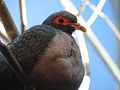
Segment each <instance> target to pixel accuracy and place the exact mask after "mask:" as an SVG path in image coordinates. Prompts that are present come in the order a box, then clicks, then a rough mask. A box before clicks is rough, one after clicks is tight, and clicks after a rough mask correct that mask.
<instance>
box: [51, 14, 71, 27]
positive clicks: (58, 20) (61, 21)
mask: <svg viewBox="0 0 120 90" xmlns="http://www.w3.org/2000/svg"><path fill="white" fill-rule="evenodd" d="M53 23H56V24H59V25H64V26H67V25H70V24H71V21H70V20H69V19H67V18H65V17H64V16H58V17H57V18H55V19H54V21H53Z"/></svg>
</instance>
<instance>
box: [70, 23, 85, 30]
mask: <svg viewBox="0 0 120 90" xmlns="http://www.w3.org/2000/svg"><path fill="white" fill-rule="evenodd" d="M70 26H72V27H74V28H75V29H76V30H81V31H83V32H86V28H85V27H84V26H81V25H80V24H79V23H72V24H71V25H70Z"/></svg>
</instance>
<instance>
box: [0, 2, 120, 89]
mask: <svg viewBox="0 0 120 90" xmlns="http://www.w3.org/2000/svg"><path fill="white" fill-rule="evenodd" d="M59 1H60V2H59V3H60V4H61V5H62V6H63V7H64V9H65V10H67V11H69V12H71V13H73V14H74V15H76V16H77V18H78V22H80V23H81V24H83V25H84V26H85V27H86V28H87V33H86V34H85V35H83V33H82V32H80V31H75V32H74V34H73V37H74V38H75V40H76V41H77V43H78V45H79V47H80V51H81V54H82V59H83V63H84V65H85V69H86V72H85V77H84V80H83V83H82V85H81V87H80V88H79V90H89V89H90V83H91V77H90V72H91V71H90V68H89V55H88V50H87V47H88V46H86V42H85V38H86V37H87V38H88V39H89V40H90V42H91V43H92V45H93V46H94V48H95V49H96V51H97V53H98V54H99V55H100V56H101V58H102V59H101V60H102V61H103V62H104V63H105V64H104V65H106V66H107V68H108V70H109V71H110V74H112V75H113V77H114V78H115V80H116V81H117V82H118V86H119V83H120V77H119V76H120V70H119V68H118V66H117V65H116V63H115V60H113V58H112V56H111V55H110V54H109V52H108V51H107V50H106V49H105V48H104V45H103V43H102V41H101V40H99V37H98V36H97V34H96V33H95V30H94V29H93V28H92V27H93V25H95V23H96V22H97V19H98V18H99V17H100V19H101V20H102V21H104V22H105V23H106V25H107V27H109V28H110V29H109V30H112V33H113V34H114V35H115V38H116V39H117V40H116V41H117V43H118V44H119V41H120V31H119V29H118V27H117V25H116V24H115V23H114V22H113V20H111V19H110V18H109V16H108V15H107V13H104V12H103V11H104V7H105V5H106V3H107V0H99V1H98V3H97V4H96V5H95V4H93V2H91V0H82V1H81V2H82V3H81V6H80V7H76V5H75V4H74V0H59ZM2 2H3V1H2V0H1V1H0V4H1V3H2ZM113 2H114V1H113ZM46 3H47V2H46ZM19 5H20V17H21V32H23V31H24V30H25V27H26V25H27V19H26V6H25V0H19ZM115 5H116V4H115ZM0 8H1V7H0ZM88 8H89V9H90V10H92V14H91V15H90V16H89V18H87V19H86V18H85V17H84V12H87V9H88ZM88 13H89V12H88ZM118 22H119V20H118ZM3 24H4V23H1V22H0V38H1V40H2V41H3V42H5V43H6V44H7V43H8V42H9V41H10V38H8V35H7V30H5V29H4V27H5V26H3ZM118 25H119V24H118ZM96 28H97V27H96ZM101 32H102V31H101ZM118 47H119V45H118ZM118 52H119V49H118ZM118 56H119V55H118V54H117V57H118ZM114 59H115V58H114ZM119 59H120V58H119V57H118V61H119ZM118 90H120V88H119V87H118Z"/></svg>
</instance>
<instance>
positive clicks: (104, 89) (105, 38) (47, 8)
mask: <svg viewBox="0 0 120 90" xmlns="http://www.w3.org/2000/svg"><path fill="white" fill-rule="evenodd" d="M13 1H14V2H11V0H5V2H6V4H7V6H8V8H9V11H10V13H11V15H12V17H13V19H14V21H15V24H16V25H17V28H18V30H20V18H19V6H18V0H13ZM71 1H72V2H73V3H74V4H75V5H76V7H77V8H78V9H79V7H80V5H81V0H71ZM89 1H90V2H92V3H93V4H94V5H95V6H97V4H98V2H99V0H89ZM26 6H27V19H28V26H27V28H30V27H31V26H33V25H37V24H41V23H42V21H44V20H45V18H46V17H47V16H49V15H50V14H51V13H53V12H57V11H61V10H64V8H63V7H62V5H61V4H60V2H59V0H26ZM103 12H104V13H106V14H107V15H108V16H109V18H110V19H111V20H112V21H113V22H115V15H114V12H113V9H112V5H111V3H110V0H107V2H106V4H105V6H104V7H103ZM92 13H93V11H92V10H91V9H90V8H89V7H88V6H86V8H85V10H84V12H83V13H82V16H83V17H84V18H85V20H88V19H89V17H90V16H91V14H92ZM91 28H92V30H93V32H94V33H95V34H96V36H97V37H98V38H99V40H100V41H101V43H102V44H103V46H104V47H105V49H106V50H107V51H108V53H109V54H110V56H111V57H112V58H113V60H116V42H115V40H116V37H115V35H114V34H113V32H112V31H111V29H110V28H109V26H108V25H107V24H106V22H105V21H104V20H103V19H102V18H101V17H97V19H96V21H95V22H94V23H93V24H92V26H91ZM85 40H86V44H87V48H88V53H89V58H90V73H91V84H90V90H115V88H116V81H115V79H114V78H113V76H112V75H111V73H110V71H109V70H108V69H107V67H106V66H105V64H104V63H103V62H102V60H101V57H100V56H99V54H98V53H97V52H96V50H95V49H94V47H93V46H92V44H91V42H90V41H89V39H88V38H87V37H85Z"/></svg>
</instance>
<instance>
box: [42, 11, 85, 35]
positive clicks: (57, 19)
mask: <svg viewBox="0 0 120 90" xmlns="http://www.w3.org/2000/svg"><path fill="white" fill-rule="evenodd" d="M43 24H45V25H50V26H52V27H54V28H56V29H59V30H61V31H63V32H66V33H69V34H72V32H74V31H75V30H76V29H77V30H81V31H83V32H86V29H85V28H84V27H83V26H81V25H80V24H79V23H77V18H76V16H75V15H73V14H71V13H69V12H67V11H60V12H56V13H53V14H51V15H50V16H49V17H48V18H47V19H46V20H45V21H44V22H43Z"/></svg>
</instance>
